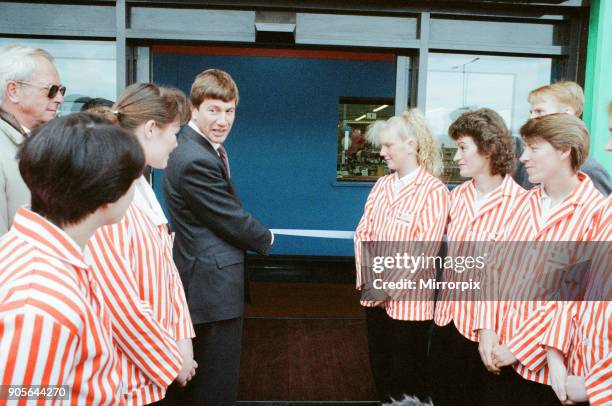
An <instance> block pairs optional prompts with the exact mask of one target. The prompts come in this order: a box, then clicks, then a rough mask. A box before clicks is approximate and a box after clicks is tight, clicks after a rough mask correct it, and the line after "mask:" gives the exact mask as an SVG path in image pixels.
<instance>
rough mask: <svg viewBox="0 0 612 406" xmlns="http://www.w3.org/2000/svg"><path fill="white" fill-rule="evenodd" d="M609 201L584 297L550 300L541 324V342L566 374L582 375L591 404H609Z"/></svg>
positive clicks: (611, 393) (611, 390) (611, 372)
mask: <svg viewBox="0 0 612 406" xmlns="http://www.w3.org/2000/svg"><path fill="white" fill-rule="evenodd" d="M611 207H612V206H611V205H610V201H608V204H607V210H606V211H605V212H604V215H603V217H602V219H601V222H600V224H599V227H598V228H599V229H600V231H599V232H597V233H596V236H595V237H594V238H593V240H594V241H602V242H604V243H602V244H601V245H595V246H594V248H596V249H597V251H596V252H595V255H594V256H592V257H591V258H592V261H593V263H592V265H591V272H590V273H589V277H590V279H589V281H588V284H587V288H586V293H585V297H584V298H583V300H581V301H573V302H551V304H550V305H549V306H548V308H547V315H550V314H552V315H553V316H552V318H548V319H546V320H544V321H540V322H541V323H548V324H549V325H550V326H549V327H548V329H547V332H546V334H545V336H544V338H543V339H542V345H544V346H547V347H552V348H556V349H558V350H559V351H561V352H562V353H563V354H564V355H565V357H566V358H565V361H566V365H565V366H566V368H567V371H568V375H578V376H583V377H585V383H586V388H587V394H588V397H589V402H590V404H591V405H608V404H612V369H611V368H612V365H611V355H610V353H611V349H612V347H611V346H612V302H611V301H609V300H603V299H608V298H609V293H610V292H609V291H608V289H609V288H610V277H611V275H610V263H611V262H610V251H609V249H608V246H609V245H608V243H609V242H610V241H611V239H612V210H611V209H610V208H611Z"/></svg>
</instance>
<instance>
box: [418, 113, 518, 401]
mask: <svg viewBox="0 0 612 406" xmlns="http://www.w3.org/2000/svg"><path fill="white" fill-rule="evenodd" d="M448 134H449V136H450V137H451V138H452V139H453V140H454V141H455V142H456V143H457V152H456V153H455V157H454V161H455V162H456V163H457V165H458V166H459V170H460V174H461V176H463V177H465V178H471V179H470V180H469V181H466V182H464V183H463V184H461V185H460V186H458V187H457V188H455V189H454V190H453V191H452V193H451V196H450V201H451V209H450V216H449V217H450V220H449V224H448V226H447V227H448V228H447V232H446V233H447V238H448V241H449V243H448V247H449V252H448V255H449V256H451V257H459V256H462V257H466V258H467V257H472V258H476V257H477V256H478V255H482V254H483V253H482V252H480V251H481V250H483V249H484V248H485V247H484V245H485V244H488V243H491V242H494V241H496V240H497V239H498V238H499V236H500V235H501V234H502V232H503V231H504V227H505V226H506V224H507V223H508V221H509V220H510V213H511V209H512V207H513V205H514V204H515V203H516V200H517V198H518V197H519V196H520V195H521V194H523V193H524V192H525V190H524V189H523V188H521V187H520V186H519V185H518V184H517V183H516V182H515V181H514V180H513V179H512V176H511V174H512V172H513V170H514V166H515V156H514V141H513V139H512V135H511V133H510V131H509V130H508V128H507V127H506V124H505V123H504V120H503V119H502V118H501V117H500V116H499V114H497V113H496V112H495V111H493V110H490V109H487V108H483V109H480V110H477V111H472V112H467V113H464V114H463V115H461V116H460V117H459V118H458V119H457V120H456V121H455V122H454V123H453V124H452V125H451V126H450V127H449V129H448ZM467 242H480V244H478V243H472V244H470V243H467ZM475 271H476V269H475V268H474V269H472V270H469V269H468V270H455V269H454V268H448V269H445V270H444V276H443V277H444V280H445V281H455V282H464V281H469V279H473V280H478V279H479V277H478V275H477V274H476V272H475ZM478 298H479V295H478V291H477V290H466V291H464V292H461V293H455V292H454V291H450V290H440V291H439V292H438V301H437V303H436V311H435V318H434V321H435V325H434V328H433V333H432V339H431V348H430V360H431V361H430V362H431V377H430V382H431V388H432V398H433V401H434V404H435V405H436V406H444V405H462V404H466V405H467V404H469V405H473V404H475V394H476V393H478V391H479V385H480V384H481V377H482V376H483V374H484V373H485V372H486V370H485V368H484V367H483V365H482V362H481V361H480V357H479V355H478V344H477V342H478V335H477V334H476V332H475V331H474V325H475V313H476V309H477V308H478V302H477V300H478Z"/></svg>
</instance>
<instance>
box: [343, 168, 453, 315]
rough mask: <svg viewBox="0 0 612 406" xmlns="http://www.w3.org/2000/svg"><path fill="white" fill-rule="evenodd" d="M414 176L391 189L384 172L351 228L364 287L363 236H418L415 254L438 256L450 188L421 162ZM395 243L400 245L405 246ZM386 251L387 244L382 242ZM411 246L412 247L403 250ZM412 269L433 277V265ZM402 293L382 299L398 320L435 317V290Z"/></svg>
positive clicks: (359, 281)
mask: <svg viewBox="0 0 612 406" xmlns="http://www.w3.org/2000/svg"><path fill="white" fill-rule="evenodd" d="M417 171H418V172H417V174H416V177H415V178H414V180H413V181H411V182H409V183H408V184H406V185H404V186H403V187H401V188H400V189H399V190H397V191H396V190H394V189H395V183H396V181H397V179H398V178H397V175H396V174H391V175H387V176H384V177H382V178H380V179H379V180H378V182H376V184H375V185H374V188H372V191H371V192H370V195H369V196H368V199H367V201H366V204H365V209H364V213H363V216H362V218H361V221H360V222H359V225H358V226H357V229H356V231H355V239H354V242H355V262H356V264H357V288H358V289H361V288H362V284H363V281H362V275H361V273H362V272H361V267H362V259H363V258H362V257H363V256H364V255H363V252H362V250H363V247H362V242H368V241H381V242H385V241H399V242H420V244H418V248H417V249H418V254H422V255H423V256H436V255H437V254H438V251H439V249H440V244H441V241H442V237H443V235H444V228H445V226H446V221H447V217H448V207H449V204H448V198H449V197H448V189H447V188H446V185H444V183H442V181H440V180H439V179H438V178H436V177H434V176H433V175H431V174H429V173H428V172H427V171H426V170H425V169H424V168H421V167H419V168H418V169H417ZM404 245H405V244H398V245H397V247H398V249H399V250H404V248H406V247H405V246H404ZM383 250H384V251H386V252H387V253H388V254H390V255H395V254H397V253H400V254H403V252H399V251H398V252H394V248H393V247H391V246H390V245H387V247H385V248H383ZM404 251H405V252H412V251H414V250H408V251H406V250H404ZM415 275H417V277H418V278H420V279H429V278H434V277H435V269H434V268H433V267H430V268H422V269H419V270H418V271H417V272H416V273H415ZM396 293H399V294H400V295H401V296H400V297H395V298H393V299H389V300H387V301H386V305H385V306H386V310H387V314H389V316H390V317H391V318H393V319H396V320H431V319H433V308H434V306H433V299H434V291H433V290H430V289H413V290H411V289H403V290H401V291H399V292H396Z"/></svg>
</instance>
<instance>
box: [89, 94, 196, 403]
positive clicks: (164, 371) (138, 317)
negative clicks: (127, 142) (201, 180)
mask: <svg viewBox="0 0 612 406" xmlns="http://www.w3.org/2000/svg"><path fill="white" fill-rule="evenodd" d="M99 112H100V113H101V114H104V115H105V116H106V117H107V118H108V119H109V120H112V121H115V122H117V123H118V124H119V126H121V127H122V128H124V129H126V130H128V131H129V132H130V133H132V134H133V136H135V137H136V138H137V139H138V141H139V142H140V144H141V145H142V148H143V149H144V152H145V157H146V164H147V165H148V166H151V167H153V168H158V169H163V168H165V166H166V163H167V161H168V157H169V155H170V153H171V152H172V150H174V148H176V145H177V143H176V133H177V132H178V130H179V127H180V125H181V124H183V123H185V122H186V121H187V120H188V119H189V102H188V101H187V98H186V97H185V95H184V94H183V93H182V92H180V91H179V90H176V89H169V88H164V87H158V86H156V85H154V84H151V83H135V84H133V85H130V86H128V87H127V88H126V89H125V91H124V92H123V93H122V94H121V96H120V97H119V99H118V100H117V102H116V103H115V104H114V105H113V107H112V108H111V109H101V110H99ZM167 223H168V221H167V220H166V217H165V215H164V213H163V211H162V209H161V206H160V204H159V202H158V201H157V198H156V197H155V194H154V192H153V189H152V188H151V186H150V185H149V183H148V182H147V180H146V179H145V178H144V177H141V178H140V179H138V181H137V182H136V192H135V195H134V201H133V203H132V204H131V205H130V207H129V209H128V211H127V213H126V215H125V216H124V218H123V219H122V220H121V222H119V223H118V224H114V225H112V226H108V227H104V228H102V229H100V230H99V231H98V232H97V233H96V234H95V235H94V237H93V238H92V239H91V241H90V242H89V245H88V252H89V255H90V257H91V261H92V264H93V265H92V266H93V269H94V270H95V273H96V275H97V276H98V279H99V283H100V284H101V285H102V286H103V287H104V294H105V300H106V302H107V304H108V308H109V309H110V311H111V314H112V316H113V325H114V326H115V333H114V338H115V341H116V342H117V344H118V348H119V361H120V363H121V378H122V381H123V390H124V393H125V397H126V400H127V403H128V404H133V405H143V404H149V403H153V402H157V401H160V400H161V399H162V398H163V397H164V396H165V392H166V388H167V387H168V385H169V384H171V383H172V382H173V381H174V380H175V379H176V381H177V383H178V384H180V385H183V386H184V385H186V383H187V382H188V381H189V380H190V379H191V377H192V376H193V374H194V373H195V368H196V363H195V361H193V351H192V346H191V338H192V337H194V335H195V334H194V331H193V325H192V323H191V317H190V315H189V309H188V307H187V302H186V298H185V292H184V290H183V285H182V282H181V279H180V276H179V274H178V271H177V269H176V266H175V265H174V261H173V259H172V238H171V235H170V233H169V231H168V225H167ZM139 309H140V310H139ZM134 312H136V313H134Z"/></svg>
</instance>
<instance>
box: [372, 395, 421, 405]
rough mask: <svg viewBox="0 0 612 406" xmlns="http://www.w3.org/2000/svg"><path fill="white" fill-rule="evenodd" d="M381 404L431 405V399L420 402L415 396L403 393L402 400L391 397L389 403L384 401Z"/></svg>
mask: <svg viewBox="0 0 612 406" xmlns="http://www.w3.org/2000/svg"><path fill="white" fill-rule="evenodd" d="M383 406H433V404H432V403H431V401H429V402H422V401H420V400H419V398H417V397H416V396H414V397H413V396H408V395H404V398H403V399H402V400H395V399H392V402H391V403H384V404H383Z"/></svg>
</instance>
